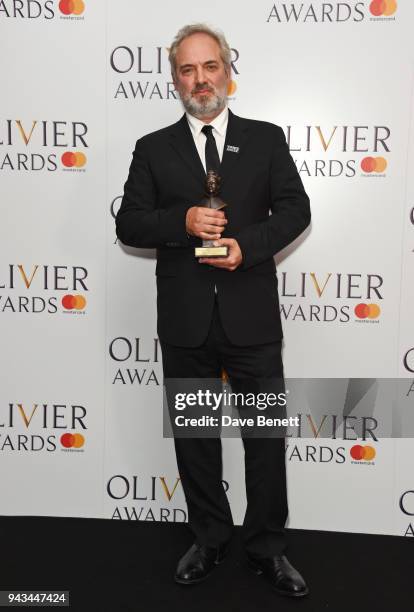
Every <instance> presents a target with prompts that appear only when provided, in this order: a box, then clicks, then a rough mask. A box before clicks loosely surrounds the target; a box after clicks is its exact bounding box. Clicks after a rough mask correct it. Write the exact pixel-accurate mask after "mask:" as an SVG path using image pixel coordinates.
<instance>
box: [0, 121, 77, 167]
mask: <svg viewBox="0 0 414 612" xmlns="http://www.w3.org/2000/svg"><path fill="white" fill-rule="evenodd" d="M87 133H88V127H87V125H86V123H84V122H82V121H72V122H70V121H51V120H43V121H37V120H33V121H31V122H30V121H23V120H21V119H6V120H4V121H1V120H0V147H1V148H0V170H2V171H18V172H21V171H26V172H28V171H32V172H41V171H44V172H55V171H56V170H64V171H72V172H74V171H76V172H85V168H84V166H85V164H86V155H85V153H84V152H83V151H79V150H75V151H65V152H62V149H77V148H79V147H84V148H88V146H89V145H88V142H87Z"/></svg>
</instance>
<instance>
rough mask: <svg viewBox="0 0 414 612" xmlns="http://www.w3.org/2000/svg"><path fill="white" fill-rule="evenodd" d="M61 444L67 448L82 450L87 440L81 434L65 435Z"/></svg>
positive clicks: (61, 439)
mask: <svg viewBox="0 0 414 612" xmlns="http://www.w3.org/2000/svg"><path fill="white" fill-rule="evenodd" d="M60 443H61V445H62V446H64V447H65V448H81V447H82V446H83V445H84V444H85V438H84V437H83V435H82V434H80V433H75V434H71V433H65V434H63V436H61V437H60Z"/></svg>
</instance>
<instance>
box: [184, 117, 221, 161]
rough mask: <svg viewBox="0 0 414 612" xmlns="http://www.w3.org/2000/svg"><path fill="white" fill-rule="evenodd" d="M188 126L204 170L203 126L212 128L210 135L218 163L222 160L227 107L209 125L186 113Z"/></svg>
mask: <svg viewBox="0 0 414 612" xmlns="http://www.w3.org/2000/svg"><path fill="white" fill-rule="evenodd" d="M186 115H187V120H188V125H189V126H190V130H191V134H192V135H193V138H194V143H195V146H196V148H197V151H198V154H199V156H200V159H201V162H202V164H203V166H204V170H205V169H206V152H205V148H206V140H207V136H206V135H205V134H204V133H203V132H202V131H201V130H202V129H203V127H204V126H205V125H211V126H212V127H213V131H212V134H213V136H214V138H215V141H216V145H217V150H218V154H219V157H220V161H221V160H222V159H223V151H224V142H225V140H226V131H227V123H228V121H229V109H228V108H227V106H225V108H223V110H222V111H221V113H220V114H219V115H217V117H216V118H215V119H213V121H211V123H204V122H203V121H201V120H200V119H197V117H193V115H190V113H186Z"/></svg>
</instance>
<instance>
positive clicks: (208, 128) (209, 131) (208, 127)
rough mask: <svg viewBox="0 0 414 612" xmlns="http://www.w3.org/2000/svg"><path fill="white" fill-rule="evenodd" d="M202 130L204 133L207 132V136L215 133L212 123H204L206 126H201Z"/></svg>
mask: <svg viewBox="0 0 414 612" xmlns="http://www.w3.org/2000/svg"><path fill="white" fill-rule="evenodd" d="M201 131H202V132H203V134H205V135H206V137H207V138H208V137H209V136H211V135H212V133H213V126H212V125H204V126H203V127H202V128H201Z"/></svg>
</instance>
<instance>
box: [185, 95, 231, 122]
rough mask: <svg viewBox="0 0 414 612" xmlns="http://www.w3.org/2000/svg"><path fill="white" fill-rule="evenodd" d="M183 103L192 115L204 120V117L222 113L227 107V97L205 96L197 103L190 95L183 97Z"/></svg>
mask: <svg viewBox="0 0 414 612" xmlns="http://www.w3.org/2000/svg"><path fill="white" fill-rule="evenodd" d="M181 102H182V103H183V106H184V108H185V110H186V111H187V112H188V113H190V115H193V116H194V117H197V119H203V117H206V116H208V115H211V114H212V113H217V112H220V111H222V110H223V108H224V107H225V106H226V102H227V96H226V95H224V96H220V95H218V94H214V95H213V96H205V97H204V96H203V97H202V99H201V100H200V101H197V100H196V99H195V98H193V97H192V96H191V94H189V95H187V96H185V97H182V98H181Z"/></svg>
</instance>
